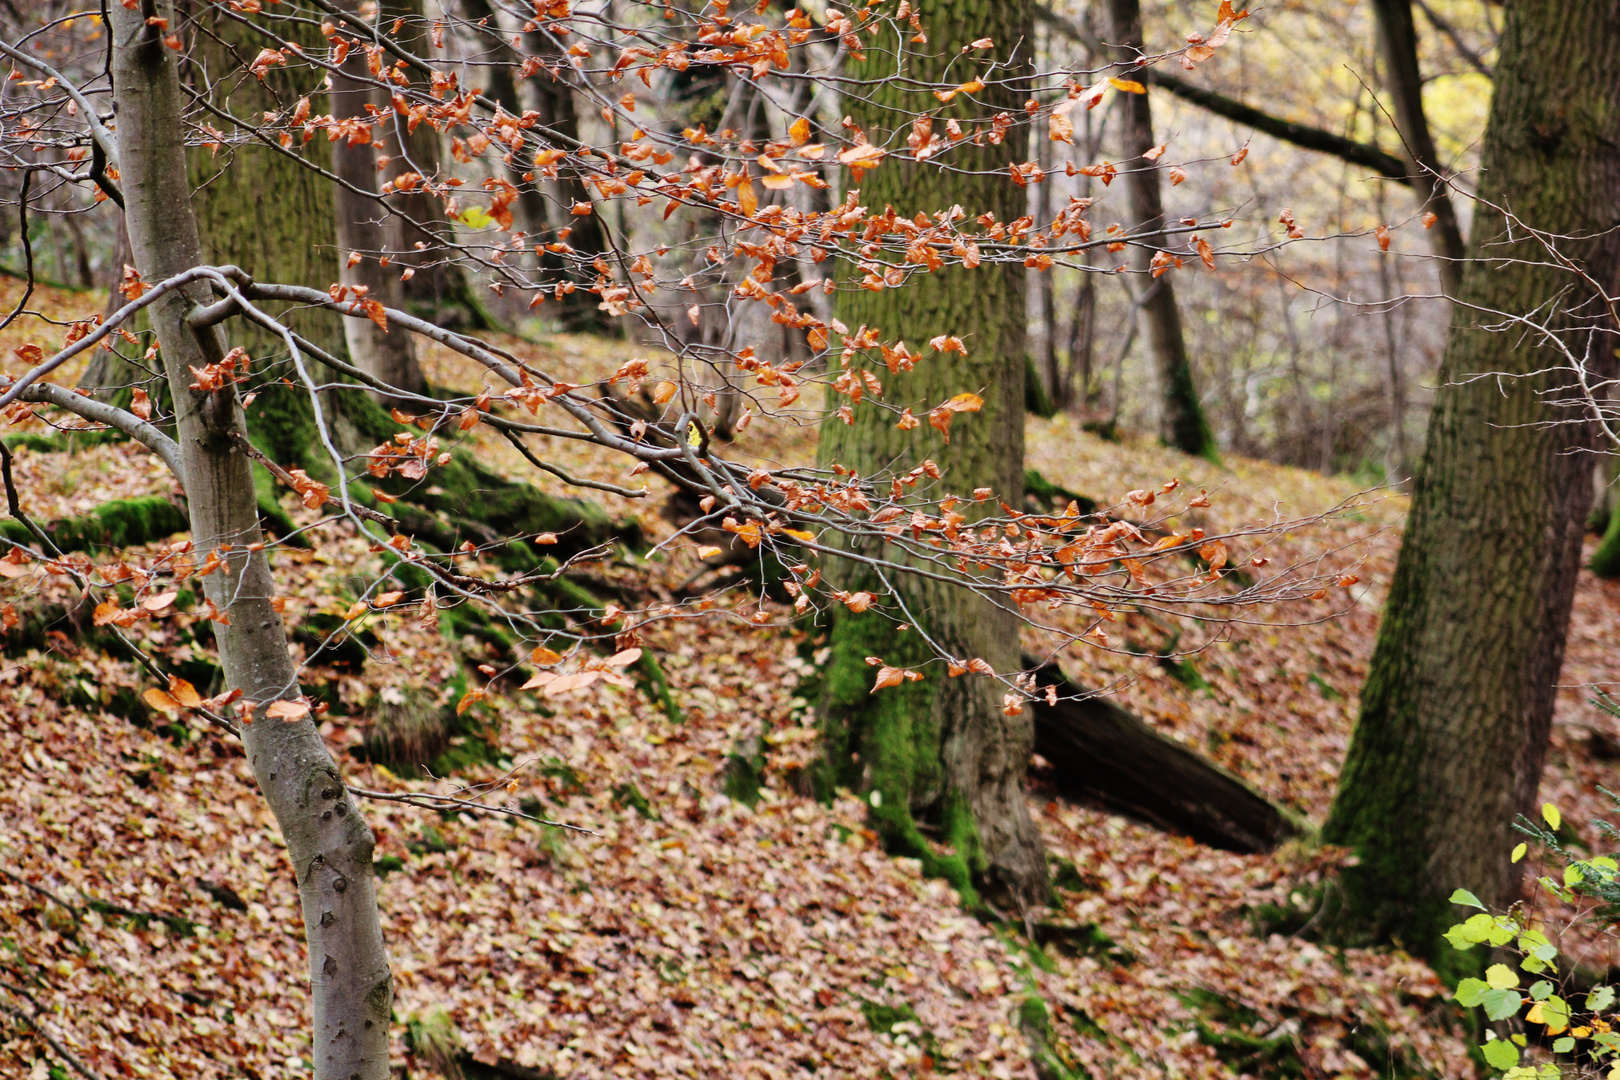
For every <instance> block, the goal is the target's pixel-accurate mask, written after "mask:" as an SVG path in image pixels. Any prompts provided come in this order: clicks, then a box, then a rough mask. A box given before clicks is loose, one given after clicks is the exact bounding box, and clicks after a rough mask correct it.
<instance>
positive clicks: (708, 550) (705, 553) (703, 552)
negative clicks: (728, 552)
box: [697, 544, 720, 559]
mask: <svg viewBox="0 0 1620 1080" xmlns="http://www.w3.org/2000/svg"><path fill="white" fill-rule="evenodd" d="M697 553H698V558H700V559H712V558H714V557H715V556H716V555H718V554H720V549H719V548H717V547H715V546H714V545H713V544H705V545H703V546H702V547H700V548H698V549H697Z"/></svg>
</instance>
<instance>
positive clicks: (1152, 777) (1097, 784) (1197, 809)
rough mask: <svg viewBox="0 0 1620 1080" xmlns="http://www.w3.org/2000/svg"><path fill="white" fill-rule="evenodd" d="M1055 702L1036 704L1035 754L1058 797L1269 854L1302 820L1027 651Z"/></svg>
mask: <svg viewBox="0 0 1620 1080" xmlns="http://www.w3.org/2000/svg"><path fill="white" fill-rule="evenodd" d="M1024 663H1025V666H1026V668H1033V669H1034V671H1035V675H1036V684H1037V685H1038V686H1039V687H1040V688H1042V689H1043V690H1044V689H1045V688H1046V687H1048V686H1051V687H1054V688H1055V689H1056V690H1057V693H1058V702H1057V704H1056V705H1048V704H1046V702H1045V701H1044V700H1041V701H1039V702H1038V703H1037V704H1036V705H1035V706H1034V713H1035V717H1034V719H1035V752H1036V753H1037V754H1039V755H1040V756H1041V757H1043V758H1045V759H1046V760H1047V761H1048V762H1050V763H1051V765H1052V776H1051V780H1052V782H1053V784H1054V785H1055V786H1056V787H1057V789H1058V792H1059V794H1060V795H1063V796H1065V797H1069V798H1075V799H1081V800H1092V801H1096V802H1100V803H1102V804H1103V805H1104V806H1106V807H1108V808H1109V809H1111V810H1116V811H1118V812H1120V813H1124V814H1127V815H1129V816H1131V817H1135V818H1139V819H1141V820H1142V821H1146V822H1148V823H1149V824H1152V825H1156V826H1158V827H1159V828H1162V829H1165V830H1166V831H1169V832H1176V833H1181V834H1183V835H1186V836H1190V837H1192V838H1193V839H1194V840H1197V841H1198V842H1199V843H1201V844H1208V845H1209V846H1210V847H1217V848H1222V849H1224V850H1227V851H1237V852H1243V853H1246V854H1255V853H1259V852H1265V851H1271V850H1272V849H1274V848H1275V847H1277V845H1279V844H1281V843H1282V842H1283V841H1285V840H1289V839H1291V838H1293V837H1296V836H1300V835H1302V834H1304V833H1305V832H1307V831H1308V830H1309V825H1308V824H1307V823H1306V822H1305V821H1304V820H1302V819H1301V818H1300V817H1299V816H1298V815H1296V814H1294V813H1293V812H1292V811H1290V810H1287V809H1285V808H1283V807H1281V806H1278V805H1277V804H1275V803H1273V802H1271V801H1270V800H1269V799H1267V798H1266V797H1265V796H1264V795H1262V794H1260V792H1258V791H1256V790H1255V789H1254V788H1253V787H1251V786H1250V785H1249V784H1247V783H1245V782H1244V781H1243V780H1242V779H1241V778H1239V777H1238V776H1236V775H1234V774H1233V773H1231V772H1228V771H1227V770H1226V769H1223V768H1221V767H1220V766H1219V765H1217V764H1215V763H1214V762H1213V761H1210V760H1209V759H1208V758H1206V757H1204V756H1203V755H1202V754H1199V753H1198V752H1197V751H1196V750H1193V749H1192V748H1191V747H1187V746H1183V745H1182V744H1181V743H1178V742H1176V741H1175V740H1174V739H1171V738H1169V737H1168V736H1165V735H1163V734H1161V733H1160V732H1158V731H1155V730H1154V729H1153V728H1152V727H1151V726H1149V725H1148V724H1147V723H1146V722H1145V721H1143V720H1142V719H1141V718H1140V717H1138V716H1135V715H1134V714H1132V713H1131V712H1130V711H1129V710H1127V709H1125V708H1123V707H1121V706H1120V705H1119V704H1118V703H1117V702H1115V701H1113V700H1111V699H1109V698H1106V697H1100V696H1085V695H1086V694H1087V692H1086V691H1085V690H1083V689H1082V688H1080V687H1079V686H1076V685H1075V684H1074V683H1073V682H1071V681H1069V679H1068V677H1067V676H1065V675H1064V674H1063V671H1062V669H1061V668H1059V667H1058V665H1057V664H1056V663H1055V662H1049V663H1046V664H1042V663H1040V661H1038V660H1036V659H1035V658H1033V657H1030V656H1025V657H1024Z"/></svg>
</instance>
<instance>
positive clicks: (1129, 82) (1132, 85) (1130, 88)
mask: <svg viewBox="0 0 1620 1080" xmlns="http://www.w3.org/2000/svg"><path fill="white" fill-rule="evenodd" d="M1108 85H1109V86H1112V87H1113V88H1114V89H1115V90H1123V91H1125V93H1127V94H1145V93H1147V87H1145V86H1143V85H1142V84H1141V83H1139V82H1137V81H1136V80H1135V79H1116V78H1113V77H1110V78H1109V80H1108Z"/></svg>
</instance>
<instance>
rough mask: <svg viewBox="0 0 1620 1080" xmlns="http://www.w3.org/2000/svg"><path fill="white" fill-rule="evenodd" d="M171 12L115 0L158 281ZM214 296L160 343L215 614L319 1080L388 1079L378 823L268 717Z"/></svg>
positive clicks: (280, 630) (308, 731)
mask: <svg viewBox="0 0 1620 1080" xmlns="http://www.w3.org/2000/svg"><path fill="white" fill-rule="evenodd" d="M154 8H155V9H156V10H155V14H156V17H157V18H167V19H168V20H169V22H170V23H171V24H174V25H179V23H178V21H177V20H176V13H175V11H174V9H173V5H172V3H170V2H168V0H159V2H158V3H156V4H153V5H150V6H148V7H146V8H145V10H141V9H136V10H130V9H129V8H126V7H124V6H123V5H122V4H109V5H108V7H107V10H108V12H109V14H110V17H111V29H112V33H113V40H114V51H113V78H114V87H115V93H114V104H115V107H116V110H117V117H118V121H117V139H118V148H119V156H120V167H121V177H120V183H121V184H122V185H123V190H124V196H125V205H126V212H127V223H128V228H129V238H130V247H131V250H132V252H133V254H134V257H135V265H136V267H137V268H138V269H139V270H140V272H141V274H142V276H143V277H144V278H145V279H146V280H148V281H153V280H160V279H163V278H167V277H170V276H173V275H174V274H177V273H179V272H181V271H183V270H186V269H189V268H191V267H193V266H197V265H201V264H202V245H201V241H200V239H199V235H198V229H197V221H196V218H195V217H194V216H193V214H192V210H191V190H190V186H189V185H188V183H187V179H186V153H185V146H184V143H183V133H184V127H183V124H182V116H183V113H184V109H183V104H182V102H183V99H182V95H181V90H180V79H179V74H178V71H177V67H176V54H175V53H174V51H173V50H171V49H169V48H168V47H167V46H165V45H164V43H163V31H162V30H161V29H159V27H158V26H157V25H153V24H149V23H148V22H147V19H146V17H147V15H148V14H149V13H152V12H153V9H154ZM211 300H212V296H211V295H210V291H209V289H208V288H207V286H206V285H203V284H196V285H193V286H190V287H188V288H186V289H183V290H177V291H175V292H174V293H172V294H169V295H166V296H164V297H163V298H162V299H160V300H158V301H157V302H155V303H154V304H152V305H151V307H150V308H149V309H148V310H149V311H150V313H151V320H152V326H153V328H154V330H155V331H156V333H157V336H158V340H159V342H160V343H161V345H162V355H163V363H164V368H165V371H166V373H167V376H168V380H169V385H170V389H171V392H172V394H173V398H174V402H175V412H176V418H177V440H176V441H177V442H178V443H179V444H180V463H181V468H182V472H183V474H184V487H185V490H186V497H187V503H188V507H189V513H190V518H191V528H192V540H193V542H194V543H195V545H196V547H197V549H198V550H202V551H207V550H210V549H213V548H216V547H218V546H219V545H220V544H223V543H230V544H232V545H233V547H232V550H231V551H230V552H229V553H228V555H227V556H226V558H227V564H228V566H229V568H230V573H229V574H224V573H219V574H210V575H209V576H208V577H206V578H204V579H203V585H204V591H205V593H206V595H207V596H208V598H209V599H210V600H212V601H213V602H214V603H215V605H217V606H218V607H219V608H220V609H221V610H222V611H226V612H228V613H229V615H230V622H229V623H228V624H218V623H216V624H215V638H216V640H217V642H218V644H219V656H220V663H221V666H222V667H223V669H224V672H225V679H226V681H227V683H228V684H229V685H230V686H232V687H235V688H239V689H241V691H242V692H243V694H244V695H245V696H246V697H247V699H248V700H250V701H255V702H258V703H260V707H259V708H258V709H257V710H256V711H255V716H254V719H253V722H252V723H248V724H245V725H244V726H243V728H242V741H243V745H244V746H245V748H246V752H247V757H248V762H249V764H250V765H251V766H252V769H253V775H254V778H255V779H256V780H257V781H258V784H259V788H260V790H261V791H262V792H263V793H264V796H265V800H266V801H267V802H268V803H269V805H270V808H271V810H272V812H273V813H274V814H275V817H276V822H277V825H278V826H279V828H280V830H281V835H282V837H283V839H284V840H285V841H286V844H287V854H288V857H289V858H290V859H291V861H292V863H293V868H294V870H295V871H296V873H297V876H298V890H299V897H300V900H301V901H302V905H303V914H304V932H305V939H306V941H307V944H308V949H309V966H310V1000H311V1003H312V1005H313V1009H314V1023H313V1028H312V1032H311V1036H312V1040H313V1056H314V1059H315V1070H314V1075H315V1077H316V1080H386V1078H387V1076H388V1023H389V1010H390V1005H391V1002H392V997H393V981H392V977H391V975H390V973H389V968H388V954H387V951H386V949H385V948H384V945H383V939H382V929H381V925H380V923H379V920H378V915H377V896H376V882H375V878H374V877H373V873H372V866H371V860H372V849H373V838H372V834H371V830H370V828H369V827H368V826H367V825H366V823H365V821H364V819H363V818H362V817H361V816H360V814H359V812H358V811H357V810H356V809H355V808H354V806H353V804H352V802H351V801H350V799H349V797H348V792H347V790H346V788H345V787H344V784H343V780H342V777H341V776H340V775H339V773H338V769H337V765H336V763H335V762H334V761H333V760H332V757H331V755H330V754H329V753H328V752H327V750H326V746H325V745H324V744H323V743H322V741H321V737H320V734H319V733H318V732H317V730H316V728H315V725H314V723H313V722H312V720H311V719H310V718H309V717H307V716H306V717H305V718H304V719H301V720H298V721H294V722H286V721H282V720H272V719H268V718H266V717H265V715H264V712H265V709H264V706H265V705H266V704H267V703H269V702H272V701H275V700H277V699H293V698H296V697H298V696H299V686H298V679H297V673H296V669H295V667H294V664H293V660H292V656H291V655H290V653H289V652H288V649H287V634H286V628H285V627H284V626H283V624H282V621H281V616H280V615H279V614H278V613H277V612H276V610H275V608H274V607H273V606H272V604H271V600H272V598H273V596H274V594H275V588H274V583H273V582H272V580H271V575H270V566H269V563H268V561H267V560H266V558H265V556H264V553H263V552H262V551H257V552H255V551H251V550H250V548H249V545H252V544H255V543H257V542H258V541H259V540H260V538H261V534H260V532H259V517H258V509H257V505H256V500H255V497H254V491H253V474H252V472H251V468H250V462H249V460H248V458H247V457H246V456H244V455H243V454H241V453H238V452H237V451H236V445H237V440H238V439H239V438H241V437H242V433H243V431H244V421H243V415H242V409H241V404H240V402H239V401H238V399H237V397H236V394H235V391H234V389H230V388H227V389H225V390H222V391H219V392H216V393H212V394H204V393H201V392H198V391H193V390H191V389H190V385H191V382H192V375H191V372H190V368H191V367H193V366H195V367H202V366H204V365H207V364H209V363H212V362H216V361H218V360H219V359H220V358H221V357H222V356H223V355H224V352H225V344H226V343H225V341H224V340H223V338H222V336H221V335H220V334H219V332H218V331H217V330H216V329H212V328H211V329H209V330H206V331H202V332H196V333H194V332H193V331H191V330H190V329H189V328H188V326H187V324H186V316H187V314H188V313H189V312H190V311H191V310H192V309H193V308H194V307H196V306H198V305H200V304H206V303H208V302H210V301H211Z"/></svg>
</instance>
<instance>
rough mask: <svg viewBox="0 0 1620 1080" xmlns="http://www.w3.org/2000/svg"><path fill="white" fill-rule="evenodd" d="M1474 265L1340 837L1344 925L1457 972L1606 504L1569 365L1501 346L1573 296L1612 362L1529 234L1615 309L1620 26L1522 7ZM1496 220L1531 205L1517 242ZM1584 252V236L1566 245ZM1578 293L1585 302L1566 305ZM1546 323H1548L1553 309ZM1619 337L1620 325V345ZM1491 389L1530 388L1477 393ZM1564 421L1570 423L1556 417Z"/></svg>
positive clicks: (1533, 749)
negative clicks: (1569, 401)
mask: <svg viewBox="0 0 1620 1080" xmlns="http://www.w3.org/2000/svg"><path fill="white" fill-rule="evenodd" d="M1497 74H1498V79H1497V82H1496V86H1497V90H1496V97H1495V100H1494V101H1493V103H1492V106H1491V114H1490V120H1489V124H1488V126H1487V128H1486V133H1485V148H1484V161H1483V169H1482V170H1481V177H1482V181H1483V183H1482V192H1481V194H1482V198H1483V200H1485V201H1483V202H1481V204H1480V207H1479V210H1478V212H1477V216H1476V218H1475V225H1474V228H1473V243H1472V249H1471V260H1470V261H1469V262H1468V263H1467V264H1466V266H1465V270H1464V273H1463V280H1462V289H1461V292H1460V294H1459V302H1458V303H1457V304H1456V305H1455V306H1454V310H1453V314H1452V323H1451V330H1450V333H1449V336H1448V338H1447V342H1446V351H1445V356H1444V359H1443V362H1442V365H1441V371H1440V376H1439V380H1438V382H1439V389H1438V390H1437V391H1436V397H1435V403H1434V409H1433V412H1432V414H1431V416H1430V421H1429V435H1428V443H1427V447H1426V449H1425V453H1424V461H1423V465H1422V468H1421V470H1420V472H1419V475H1418V479H1417V483H1416V488H1415V491H1414V494H1413V498H1412V510H1411V516H1410V517H1409V519H1408V522H1407V526H1406V534H1405V538H1404V540H1403V542H1402V544H1401V552H1400V558H1399V561H1398V564H1397V567H1396V571H1395V576H1394V579H1393V581H1392V582H1391V586H1390V593H1389V600H1388V604H1387V606H1386V608H1385V613H1384V620H1383V624H1382V626H1381V627H1380V629H1379V635H1378V641H1377V645H1376V647H1375V649H1374V653H1373V658H1372V662H1371V667H1370V669H1369V672H1368V676H1367V682H1366V686H1365V688H1364V689H1363V691H1362V697H1361V716H1360V721H1359V723H1358V725H1357V727H1356V731H1355V735H1354V738H1353V739H1352V741H1351V745H1350V750H1349V754H1348V757H1347V759H1346V761H1345V765H1344V771H1343V774H1342V776H1341V779H1340V787H1339V793H1338V797H1337V799H1336V800H1335V802H1334V806H1333V810H1332V813H1331V816H1330V818H1329V821H1328V823H1327V826H1326V828H1325V830H1324V837H1325V839H1327V840H1329V841H1330V842H1333V843H1338V844H1345V845H1348V846H1350V847H1353V848H1355V849H1357V851H1358V852H1359V853H1360V864H1359V865H1358V866H1357V867H1355V868H1353V869H1351V870H1349V871H1348V872H1347V873H1346V875H1345V877H1344V879H1343V884H1344V886H1345V887H1344V890H1343V894H1344V901H1345V904H1344V910H1343V912H1342V913H1341V914H1340V915H1339V916H1338V929H1339V932H1340V934H1341V936H1343V937H1344V938H1346V939H1349V940H1358V939H1361V940H1377V939H1383V940H1394V941H1398V942H1400V943H1402V944H1403V945H1404V946H1405V947H1406V948H1408V949H1409V950H1412V951H1414V952H1417V953H1420V954H1423V955H1426V956H1430V957H1433V958H1435V959H1436V960H1438V961H1439V962H1442V963H1456V962H1459V961H1458V960H1456V959H1454V958H1456V957H1462V956H1463V954H1456V953H1453V952H1452V951H1451V950H1450V949H1448V948H1445V947H1443V946H1438V945H1437V934H1438V933H1439V932H1440V931H1441V930H1443V929H1444V927H1445V926H1446V925H1447V924H1448V922H1449V921H1450V918H1451V914H1452V913H1451V912H1450V911H1449V910H1448V905H1447V904H1446V903H1445V897H1446V896H1447V895H1448V894H1449V893H1450V892H1451V890H1453V889H1455V888H1458V887H1463V888H1467V889H1470V890H1472V891H1473V892H1474V893H1476V894H1477V895H1478V896H1479V897H1480V898H1481V899H1482V900H1483V901H1484V902H1485V903H1486V905H1487V906H1491V907H1499V906H1505V905H1507V904H1508V903H1511V902H1512V901H1513V900H1514V899H1515V898H1516V897H1517V895H1518V894H1517V889H1518V884H1519V871H1518V868H1517V867H1515V866H1513V865H1512V864H1511V863H1510V862H1509V861H1508V857H1507V852H1508V849H1509V848H1510V847H1511V846H1512V838H1511V833H1510V831H1509V826H1510V824H1511V822H1512V820H1513V817H1514V815H1515V814H1517V813H1520V812H1523V811H1525V810H1527V809H1528V808H1529V806H1530V803H1531V800H1532V798H1533V796H1534V794H1535V791H1536V787H1537V785H1538V783H1539V781H1540V778H1541V769H1542V763H1543V759H1544V755H1545V751H1546V742H1547V735H1548V729H1549V725H1550V723H1551V718H1552V711H1553V700H1554V689H1555V684H1556V682H1557V679H1558V672H1559V668H1560V665H1561V663H1562V660H1563V653H1564V634H1565V630H1566V628H1567V625H1568V620H1569V612H1570V606H1571V602H1572V598H1573V594H1574V588H1575V577H1576V569H1577V564H1578V559H1579V554H1580V543H1581V536H1582V531H1583V528H1584V524H1585V517H1586V509H1587V506H1588V504H1589V502H1590V500H1591V497H1592V484H1591V472H1590V471H1591V465H1592V463H1591V459H1590V457H1588V456H1586V455H1584V454H1582V453H1579V452H1572V451H1578V450H1580V449H1581V448H1589V447H1591V446H1593V445H1594V442H1593V432H1592V430H1591V425H1589V424H1587V423H1585V422H1583V419H1582V417H1581V416H1580V415H1576V414H1568V413H1565V414H1560V413H1558V412H1555V411H1553V410H1552V409H1551V408H1550V407H1549V406H1548V405H1546V404H1545V401H1544V399H1543V398H1542V397H1541V396H1539V395H1538V391H1541V390H1544V389H1547V388H1548V387H1550V386H1552V385H1555V384H1559V383H1563V382H1567V379H1565V378H1561V377H1560V376H1559V375H1558V374H1557V373H1556V372H1553V373H1552V374H1550V375H1541V376H1531V375H1529V374H1528V373H1530V372H1535V371H1538V370H1541V369H1543V368H1550V367H1554V366H1556V365H1557V363H1558V360H1557V358H1556V357H1555V355H1554V352H1553V350H1552V349H1551V348H1549V347H1547V346H1546V345H1544V344H1541V343H1540V342H1539V341H1538V340H1537V338H1536V337H1535V335H1533V334H1522V333H1521V332H1520V331H1518V330H1512V331H1508V332H1502V331H1493V330H1487V329H1484V327H1485V326H1487V325H1491V324H1497V323H1499V322H1500V321H1501V320H1502V315H1500V314H1497V313H1505V314H1507V315H1520V316H1529V315H1531V314H1532V313H1535V312H1537V310H1538V308H1540V307H1541V306H1542V305H1545V304H1548V303H1549V302H1551V301H1553V300H1554V298H1555V297H1558V298H1560V300H1559V303H1558V305H1557V311H1556V312H1555V315H1554V317H1555V319H1556V322H1555V326H1556V327H1557V328H1558V330H1559V336H1560V337H1561V339H1562V340H1563V341H1564V342H1565V343H1566V344H1567V345H1568V346H1569V347H1570V348H1572V349H1574V350H1575V351H1576V352H1577V353H1581V352H1583V351H1584V350H1585V349H1586V348H1587V346H1588V345H1591V346H1592V348H1593V351H1594V354H1596V355H1595V356H1594V359H1596V360H1597V361H1598V362H1599V363H1605V362H1606V361H1607V356H1606V354H1608V353H1609V351H1610V344H1609V342H1610V339H1609V338H1608V337H1607V336H1599V335H1594V334H1593V333H1592V327H1593V326H1594V325H1602V324H1603V320H1606V319H1607V312H1606V311H1604V310H1603V308H1602V307H1601V305H1599V304H1597V303H1596V302H1595V301H1594V299H1593V297H1592V296H1591V295H1590V293H1589V292H1588V291H1587V290H1586V289H1585V288H1584V287H1583V286H1582V285H1581V283H1580V282H1579V281H1578V280H1577V278H1576V277H1575V276H1574V275H1572V274H1570V273H1568V272H1564V271H1560V270H1558V269H1556V268H1554V266H1553V265H1551V264H1552V262H1553V260H1551V259H1549V258H1548V257H1547V255H1546V252H1545V251H1544V249H1542V248H1541V246H1540V245H1539V244H1537V243H1536V242H1535V241H1533V240H1530V239H1527V238H1526V232H1525V226H1529V227H1532V228H1535V229H1541V230H1547V231H1549V232H1550V233H1551V234H1553V235H1555V236H1559V237H1563V238H1566V239H1559V240H1558V241H1557V243H1558V247H1559V249H1560V250H1561V252H1562V253H1563V255H1564V256H1566V257H1568V258H1571V259H1573V260H1575V261H1576V262H1577V263H1578V264H1580V265H1582V266H1583V267H1584V268H1585V270H1586V271H1587V272H1588V273H1590V274H1591V275H1592V277H1593V278H1594V279H1595V280H1596V281H1598V282H1599V283H1601V284H1602V286H1603V287H1605V288H1606V289H1608V290H1609V291H1610V292H1613V291H1614V289H1615V286H1616V276H1617V273H1620V237H1616V236H1615V234H1614V233H1613V232H1612V229H1613V225H1614V222H1615V221H1616V220H1620V150H1617V147H1620V9H1617V8H1616V7H1615V6H1614V5H1613V4H1610V3H1607V2H1603V0H1516V2H1512V3H1509V4H1507V6H1506V11H1505V29H1504V32H1503V35H1502V46H1501V59H1500V61H1499V63H1498V66H1497ZM1491 205H1494V206H1501V207H1511V208H1512V211H1513V213H1514V214H1515V215H1517V217H1518V218H1519V223H1518V224H1515V225H1514V226H1513V227H1512V229H1511V230H1510V229H1509V225H1508V223H1507V222H1506V221H1505V220H1504V218H1503V215H1502V213H1500V212H1498V211H1496V210H1492V209H1491V208H1490V206H1491ZM1567 238H1574V239H1567ZM1565 290H1571V291H1570V292H1567V293H1566V292H1565ZM1541 314H1542V315H1545V314H1546V312H1545V311H1543V312H1541ZM1611 329H1612V328H1611ZM1478 372H1505V373H1509V374H1512V373H1520V374H1521V375H1522V376H1523V377H1521V378H1518V379H1511V378H1495V377H1493V378H1490V379H1485V380H1479V381H1472V382H1470V381H1466V380H1467V377H1468V376H1469V375H1471V374H1474V373H1478ZM1555 420H1564V421H1566V423H1563V424H1561V425H1558V426H1548V422H1549V421H1555Z"/></svg>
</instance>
